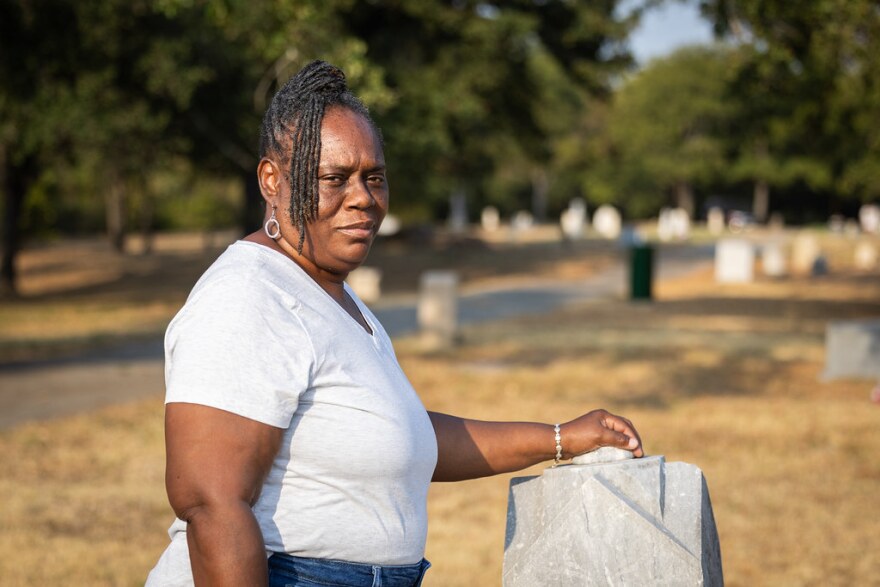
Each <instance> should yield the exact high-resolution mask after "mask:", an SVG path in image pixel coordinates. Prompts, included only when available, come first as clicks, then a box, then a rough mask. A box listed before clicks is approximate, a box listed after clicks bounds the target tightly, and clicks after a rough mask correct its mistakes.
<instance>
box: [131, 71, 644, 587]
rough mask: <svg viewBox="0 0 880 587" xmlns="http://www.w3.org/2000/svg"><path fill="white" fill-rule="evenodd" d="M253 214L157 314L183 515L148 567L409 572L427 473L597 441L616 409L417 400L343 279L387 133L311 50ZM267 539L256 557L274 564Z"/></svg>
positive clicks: (175, 578) (476, 469) (182, 575)
mask: <svg viewBox="0 0 880 587" xmlns="http://www.w3.org/2000/svg"><path fill="white" fill-rule="evenodd" d="M260 150H261V160H260V163H259V166H258V168H257V175H258V178H259V183H260V189H261V192H262V195H263V198H264V199H265V201H266V218H265V226H264V229H263V230H261V231H258V232H255V233H253V234H251V235H249V236H247V237H245V238H244V239H243V240H241V241H238V242H236V243H234V244H233V245H231V246H230V247H229V248H228V249H227V251H226V252H224V253H223V254H222V255H221V256H220V257H219V258H218V259H217V261H216V262H215V263H214V265H212V266H211V268H209V269H208V271H207V272H206V273H205V275H203V276H202V278H201V279H200V280H199V282H198V283H197V284H196V286H195V287H194V289H193V291H192V293H191V294H190V296H189V298H188V299H187V302H186V304H185V305H184V307H183V308H182V309H181V311H180V313H179V314H178V315H177V316H176V317H175V318H174V320H173V321H172V322H171V324H170V325H169V327H168V332H167V335H166V339H165V348H166V385H167V396H166V419H165V425H166V445H167V471H166V486H167V490H168V497H169V501H170V502H171V506H172V508H173V509H174V511H175V513H176V514H177V517H178V519H177V520H176V521H175V523H174V525H172V527H171V530H170V531H169V534H170V535H171V537H172V542H171V545H170V546H169V547H168V549H167V550H166V551H165V553H164V554H163V555H162V558H161V559H160V561H159V563H158V564H157V566H156V568H155V569H153V571H152V573H151V574H150V577H149V578H148V580H147V584H148V585H192V584H193V583H195V584H197V585H312V584H323V585H327V584H332V585H373V584H374V581H376V583H375V584H379V582H381V584H382V585H386V586H398V585H401V586H402V585H418V584H420V582H421V578H422V576H423V574H424V572H425V570H426V569H427V567H428V566H429V565H428V563H427V561H425V560H424V559H423V555H424V547H425V538H426V532H427V514H426V497H427V491H428V485H429V483H430V482H431V481H432V480H433V481H455V480H461V479H473V478H477V477H482V476H486V475H494V474H496V473H502V472H509V471H516V470H519V469H523V468H525V467H528V466H530V465H533V464H536V463H539V462H541V461H545V460H548V459H554V458H555V459H556V461H557V462H558V460H559V459H560V458H569V457H571V456H573V455H576V454H580V453H584V452H587V451H590V450H593V449H595V448H597V447H599V446H616V447H620V448H626V449H629V450H632V451H633V452H634V453H635V455H636V456H641V455H642V448H641V443H640V440H639V437H638V434H637V433H636V431H635V429H634V428H633V427H632V425H631V424H630V423H629V421H627V420H625V419H623V418H620V417H617V416H613V415H611V414H608V413H607V412H604V411H601V410H598V411H594V412H590V413H588V414H586V415H584V416H581V417H579V418H577V419H575V420H572V421H571V422H568V423H566V424H563V425H561V426H556V427H555V428H554V426H552V425H549V424H539V423H528V422H482V421H475V420H466V419H462V418H457V417H455V416H450V415H445V414H440V413H435V412H427V411H426V410H425V408H424V407H423V405H422V404H421V401H420V400H419V398H418V396H417V395H416V393H415V392H414V391H413V389H412V387H411V386H410V384H409V382H408V381H407V379H406V377H405V376H404V374H403V373H402V371H401V370H400V367H399V365H398V364H397V360H396V358H395V356H394V351H393V349H392V347H391V342H390V340H389V338H388V336H387V335H386V333H385V332H384V330H383V329H382V327H381V325H380V324H379V323H378V322H377V320H376V318H375V317H374V316H373V314H372V313H371V312H370V311H369V310H368V309H367V308H366V306H364V305H363V304H362V303H361V302H360V300H358V298H357V296H356V295H355V294H354V293H353V292H352V291H351V290H350V289H349V288H348V286H347V285H346V284H345V282H344V280H345V278H346V276H347V275H348V273H349V272H350V271H352V270H353V269H355V268H357V267H358V266H359V265H360V264H361V263H363V261H364V259H365V258H366V256H367V253H368V251H369V249H370V245H371V244H372V242H373V238H374V237H375V235H376V231H377V230H378V228H379V225H380V224H381V222H382V219H383V218H384V216H385V214H386V212H387V209H388V182H387V179H386V171H385V160H384V155H383V152H382V139H381V135H380V133H379V130H378V129H377V127H376V126H375V124H374V123H373V121H372V120H371V118H370V117H369V114H368V112H367V110H366V108H365V107H364V106H363V104H362V103H361V102H360V101H359V100H358V99H357V98H355V97H354V96H353V95H352V94H351V93H349V91H348V90H347V88H346V85H345V77H344V75H343V73H342V72H341V71H340V70H339V69H337V68H335V67H333V66H331V65H328V64H326V63H323V62H320V61H316V62H313V63H311V64H309V65H308V66H306V67H305V68H304V69H303V70H302V71H300V72H299V73H298V74H297V75H296V76H295V77H293V78H292V79H291V80H290V81H289V82H288V83H287V84H286V85H285V86H284V87H283V88H282V89H281V90H280V91H279V92H278V94H277V95H276V96H275V97H274V99H273V100H272V104H271V105H270V107H269V109H268V111H267V112H266V116H265V118H264V120H263V126H262V131H261V148H260ZM267 557H268V564H267Z"/></svg>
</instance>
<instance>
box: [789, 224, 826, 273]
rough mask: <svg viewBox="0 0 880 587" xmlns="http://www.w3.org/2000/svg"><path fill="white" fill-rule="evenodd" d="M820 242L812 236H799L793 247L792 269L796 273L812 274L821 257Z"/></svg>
mask: <svg viewBox="0 0 880 587" xmlns="http://www.w3.org/2000/svg"><path fill="white" fill-rule="evenodd" d="M820 253H821V250H820V249H819V240H818V239H817V238H816V237H815V236H813V235H812V234H809V233H806V232H803V233H801V234H799V235H797V236H796V237H795V239H794V242H793V243H792V245H791V267H792V270H793V271H794V272H796V273H811V272H812V271H813V265H814V264H815V263H816V259H817V258H818V257H819V254H820Z"/></svg>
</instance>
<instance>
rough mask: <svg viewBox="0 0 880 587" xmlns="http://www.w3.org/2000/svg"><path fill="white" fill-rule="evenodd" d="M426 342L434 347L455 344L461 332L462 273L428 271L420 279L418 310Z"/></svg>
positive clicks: (420, 326)
mask: <svg viewBox="0 0 880 587" xmlns="http://www.w3.org/2000/svg"><path fill="white" fill-rule="evenodd" d="M416 315H417V317H418V322H419V329H420V331H421V338H422V342H423V343H424V344H425V345H426V346H428V347H431V348H447V347H451V346H453V345H454V344H455V339H456V336H457V333H458V274H457V273H456V272H454V271H425V272H424V273H422V275H421V278H420V280H419V305H418V309H417V311H416Z"/></svg>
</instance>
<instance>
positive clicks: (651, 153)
mask: <svg viewBox="0 0 880 587" xmlns="http://www.w3.org/2000/svg"><path fill="white" fill-rule="evenodd" d="M729 59H730V52H729V51H727V50H725V49H723V48H720V47H716V48H703V47H694V48H686V49H682V50H680V51H678V52H676V53H675V54H673V55H671V56H670V57H668V58H665V59H660V60H655V61H652V62H651V63H650V64H649V65H648V66H647V67H646V68H645V69H643V70H642V71H640V72H638V73H637V74H635V75H634V76H633V77H632V78H631V79H629V80H627V81H626V82H624V84H623V85H622V86H621V87H620V88H618V90H617V92H616V94H615V96H614V100H613V104H612V110H611V122H610V128H609V134H610V139H611V142H612V147H611V148H612V151H613V157H614V159H613V164H612V166H611V168H610V169H609V172H610V173H611V174H612V175H611V177H610V178H608V180H607V181H610V183H611V184H612V185H613V186H615V187H616V190H617V191H618V193H619V194H622V195H621V197H620V199H621V201H622V202H625V203H626V205H627V206H628V207H630V208H632V210H633V211H636V212H640V213H644V212H648V211H652V210H656V209H657V208H659V207H661V206H662V205H663V204H664V203H665V200H666V198H667V197H668V195H672V196H673V198H674V201H675V203H676V204H677V205H678V206H680V207H682V208H684V209H686V210H688V212H689V213H691V214H693V212H694V210H695V201H694V187H695V186H701V185H702V186H705V185H709V184H710V183H711V182H712V181H714V180H715V179H716V178H717V176H718V174H719V173H720V172H721V171H722V169H724V166H725V148H726V145H725V142H724V138H723V137H724V134H725V132H726V131H727V128H728V125H729V123H730V114H731V112H730V105H729V103H728V102H726V101H725V91H726V81H727V80H726V72H727V68H728V62H729Z"/></svg>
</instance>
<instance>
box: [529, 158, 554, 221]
mask: <svg viewBox="0 0 880 587" xmlns="http://www.w3.org/2000/svg"><path fill="white" fill-rule="evenodd" d="M549 193H550V180H549V178H548V177H547V170H546V169H544V168H543V167H536V168H535V169H533V170H532V216H534V217H535V222H539V223H540V222H544V221H545V220H547V196H548V194H549Z"/></svg>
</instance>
